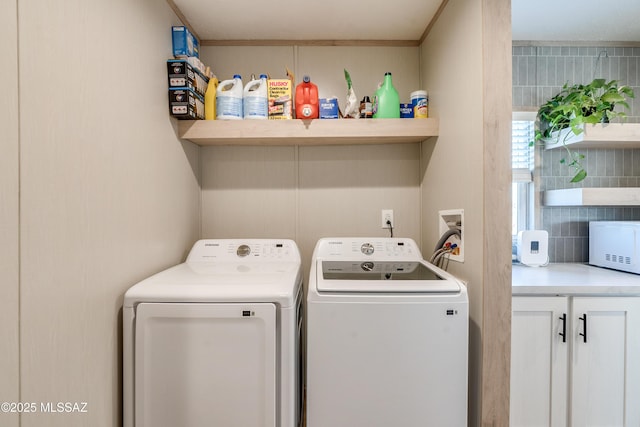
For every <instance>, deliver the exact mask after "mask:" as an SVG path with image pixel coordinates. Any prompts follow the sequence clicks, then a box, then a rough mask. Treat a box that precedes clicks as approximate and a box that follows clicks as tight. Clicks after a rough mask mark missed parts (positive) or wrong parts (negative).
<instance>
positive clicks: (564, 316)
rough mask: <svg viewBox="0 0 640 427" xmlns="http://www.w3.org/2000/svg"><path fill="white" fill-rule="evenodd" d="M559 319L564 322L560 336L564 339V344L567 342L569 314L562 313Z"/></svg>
mask: <svg viewBox="0 0 640 427" xmlns="http://www.w3.org/2000/svg"><path fill="white" fill-rule="evenodd" d="M559 319H560V320H562V332H560V333H559V335H560V336H561V337H562V342H567V313H562V316H560V317H559Z"/></svg>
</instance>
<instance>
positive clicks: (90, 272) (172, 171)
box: [0, 0, 200, 427]
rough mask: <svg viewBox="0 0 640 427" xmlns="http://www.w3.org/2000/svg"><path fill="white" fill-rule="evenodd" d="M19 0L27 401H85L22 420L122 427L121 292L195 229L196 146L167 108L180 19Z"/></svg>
mask: <svg viewBox="0 0 640 427" xmlns="http://www.w3.org/2000/svg"><path fill="white" fill-rule="evenodd" d="M18 6H19V10H20V13H19V22H18V28H19V31H18V36H19V66H20V80H19V84H20V151H21V159H20V264H21V269H20V271H21V279H20V364H21V371H20V399H21V400H22V401H28V402H60V401H62V402H87V403H88V406H87V410H88V413H85V414H45V413H37V414H23V415H22V421H21V426H22V427H30V426H42V425H47V426H52V427H55V426H60V427H63V426H64V427H71V426H118V425H119V424H120V419H121V413H120V411H121V392H120V389H121V361H120V360H121V331H120V328H121V320H120V316H121V305H122V296H123V293H124V292H125V290H126V289H127V288H128V287H130V286H131V285H133V284H134V283H135V282H137V281H138V280H140V279H142V278H144V277H146V276H148V275H150V274H152V273H154V272H157V271H159V270H161V269H163V268H165V267H168V266H170V265H172V264H175V263H178V262H181V261H182V260H183V258H184V255H185V254H186V252H187V251H188V249H189V248H190V246H191V245H192V244H193V242H194V241H195V240H196V239H197V238H198V237H199V233H200V220H199V214H200V212H199V211H200V204H199V200H200V188H199V175H200V171H199V148H198V147H196V146H194V145H192V144H191V143H186V142H185V143H182V142H181V141H180V140H179V139H178V138H177V137H176V136H175V132H174V129H173V126H174V125H175V124H174V122H173V121H172V120H171V119H170V118H169V116H168V111H167V82H166V65H165V61H166V59H167V58H169V57H170V56H171V32H170V26H171V25H172V24H173V25H175V24H178V23H179V22H178V21H177V19H176V18H175V16H174V14H173V12H172V11H171V10H170V9H169V7H168V6H167V4H166V3H165V2H158V1H155V0H134V1H130V0H90V1H88V2H87V1H84V0H68V1H65V2H50V1H45V0H29V1H24V0H19V1H18ZM3 10H4V9H3ZM3 19H4V15H3ZM14 19H15V16H14ZM3 52H4V50H3ZM2 111H4V109H3V110H2ZM3 128H4V126H3ZM3 142H4V138H3ZM3 155H4V153H3ZM3 159H4V157H3ZM13 165H14V166H15V162H14V164H13ZM1 170H2V173H3V174H4V171H5V169H4V168H1ZM3 176H4V175H3ZM3 182H4V179H3ZM3 186H4V184H3ZM3 200H4V198H3ZM9 259H12V258H11V257H10V258H9ZM13 259H15V257H14V258H13ZM0 304H3V305H4V300H3V301H2V302H0ZM2 315H4V313H3V314H2ZM3 347H4V343H3ZM0 360H1V359H0ZM3 386H4V384H3ZM0 416H1V415H0ZM0 424H2V425H4V419H2V418H0Z"/></svg>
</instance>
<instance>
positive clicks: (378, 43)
mask: <svg viewBox="0 0 640 427" xmlns="http://www.w3.org/2000/svg"><path fill="white" fill-rule="evenodd" d="M200 45H201V46H357V47H362V46H374V47H417V46H419V45H420V42H419V41H418V40H284V39H283V40H279V39H270V40H262V39H249V40H201V41H200Z"/></svg>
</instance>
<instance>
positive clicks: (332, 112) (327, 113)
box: [320, 98, 340, 119]
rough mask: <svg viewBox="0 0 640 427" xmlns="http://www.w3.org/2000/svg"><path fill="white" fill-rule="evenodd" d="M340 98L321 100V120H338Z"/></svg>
mask: <svg viewBox="0 0 640 427" xmlns="http://www.w3.org/2000/svg"><path fill="white" fill-rule="evenodd" d="M338 111H339V110H338V98H320V118H321V119H338V118H340V114H339V112H338Z"/></svg>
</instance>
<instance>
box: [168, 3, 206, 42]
mask: <svg viewBox="0 0 640 427" xmlns="http://www.w3.org/2000/svg"><path fill="white" fill-rule="evenodd" d="M167 4H169V7H170V8H171V10H173V12H174V13H175V14H176V16H177V17H178V19H179V20H180V22H182V25H184V26H185V27H187V28H188V29H189V31H191V34H193V35H194V36H195V37H196V38H197V39H198V40H200V36H198V33H196V32H195V31H194V29H193V27H192V26H191V23H190V22H189V20H188V19H187V17H186V16H184V14H183V13H182V11H181V10H180V8H179V7H178V5H176V4H175V3H174V2H173V0H167Z"/></svg>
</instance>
